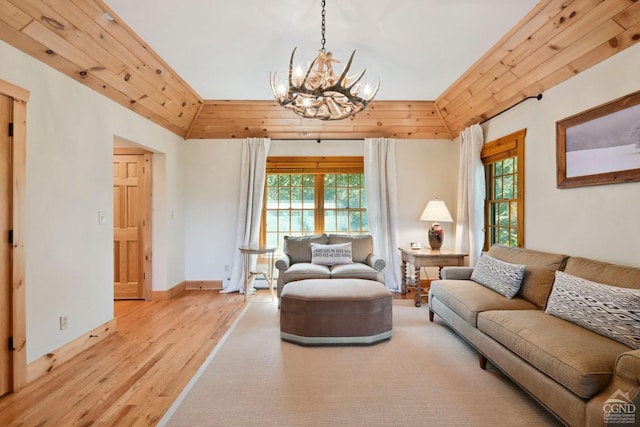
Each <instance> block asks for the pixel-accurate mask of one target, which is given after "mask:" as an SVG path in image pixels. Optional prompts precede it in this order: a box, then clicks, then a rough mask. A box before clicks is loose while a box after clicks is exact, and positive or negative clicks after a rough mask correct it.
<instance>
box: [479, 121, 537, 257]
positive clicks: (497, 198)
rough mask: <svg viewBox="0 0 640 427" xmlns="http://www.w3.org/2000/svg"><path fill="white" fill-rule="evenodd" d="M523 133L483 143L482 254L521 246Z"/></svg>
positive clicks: (522, 237) (522, 236)
mask: <svg viewBox="0 0 640 427" xmlns="http://www.w3.org/2000/svg"><path fill="white" fill-rule="evenodd" d="M525 134H526V130H521V131H519V132H516V133H513V134H511V135H507V136H505V137H503V138H500V139H498V140H495V141H491V142H488V143H486V144H485V145H484V146H483V148H482V154H481V157H482V162H483V164H484V167H485V179H486V199H485V250H488V249H489V247H491V245H493V244H502V245H507V246H520V247H522V246H524V137H525Z"/></svg>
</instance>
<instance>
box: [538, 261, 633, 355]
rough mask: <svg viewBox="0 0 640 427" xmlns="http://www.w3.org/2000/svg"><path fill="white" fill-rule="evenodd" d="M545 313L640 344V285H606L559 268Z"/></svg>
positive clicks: (628, 342) (630, 345)
mask: <svg viewBox="0 0 640 427" xmlns="http://www.w3.org/2000/svg"><path fill="white" fill-rule="evenodd" d="M546 313H547V314H551V315H554V316H556V317H559V318H561V319H564V320H568V321H569V322H572V323H575V324H576V325H579V326H582V327H584V328H587V329H590V330H592V331H594V332H596V333H598V334H600V335H604V336H605V337H609V338H611V339H614V340H616V341H618V342H621V343H622V344H626V345H628V346H629V347H632V348H635V349H638V348H640V289H629V288H620V287H617V286H609V285H603V284H601V283H597V282H592V281H590V280H587V279H582V278H580V277H576V276H572V275H571V274H567V273H563V272H562V271H557V272H556V281H555V282H554V284H553V290H552V291H551V296H550V297H549V302H548V303H547V309H546Z"/></svg>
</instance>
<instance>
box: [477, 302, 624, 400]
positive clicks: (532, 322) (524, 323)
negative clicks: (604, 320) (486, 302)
mask: <svg viewBox="0 0 640 427" xmlns="http://www.w3.org/2000/svg"><path fill="white" fill-rule="evenodd" d="M478 329H479V330H480V331H482V332H484V333H485V334H487V335H489V336H490V337H491V338H493V339H495V340H496V341H498V342H499V343H501V344H502V345H504V346H505V347H507V348H508V349H509V350H511V351H513V352H514V353H515V354H517V355H518V356H520V357H521V358H523V359H525V360H526V361H527V362H529V363H530V364H531V365H533V366H535V367H536V368H537V369H539V370H540V371H542V372H544V373H545V374H547V375H548V376H550V377H551V378H553V379H554V380H556V381H558V382H559V383H560V384H562V385H564V386H565V387H567V388H568V389H569V390H571V391H572V392H574V393H575V394H577V395H578V396H580V397H583V398H585V399H588V398H590V397H592V396H593V395H595V394H596V393H597V392H598V391H599V390H602V389H603V388H604V387H605V386H606V385H607V384H608V383H609V381H610V379H611V376H612V375H613V372H614V368H615V362H616V358H617V357H618V355H620V354H621V353H624V352H626V351H629V350H630V349H629V347H627V346H625V345H624V344H620V343H618V342H616V341H614V340H611V339H609V338H606V337H603V336H602V335H599V334H596V333H595V332H592V331H590V330H588V329H585V328H582V327H580V326H578V325H574V324H573V323H571V322H567V321H565V320H562V319H559V318H557V317H555V316H551V315H548V314H546V313H545V312H543V311H541V310H517V311H510V310H500V311H486V312H483V313H480V314H479V315H478Z"/></svg>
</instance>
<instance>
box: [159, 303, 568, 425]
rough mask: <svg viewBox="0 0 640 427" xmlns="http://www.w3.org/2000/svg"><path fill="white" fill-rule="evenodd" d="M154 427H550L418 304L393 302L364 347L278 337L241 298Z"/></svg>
mask: <svg viewBox="0 0 640 427" xmlns="http://www.w3.org/2000/svg"><path fill="white" fill-rule="evenodd" d="M159 425H161V426H165V425H166V426H189V427H194V426H341V427H343V426H344V427H348V426H354V427H355V426H358V427H359V426H367V427H374V426H385V427H387V426H402V427H407V426H463V425H464V426H492V427H493V426H497V425H501V426H548V425H558V423H557V421H556V420H555V419H554V418H553V417H552V416H551V415H549V414H548V413H547V412H546V411H545V410H544V409H543V408H542V407H540V406H539V405H538V404H537V403H536V402H535V401H534V400H533V399H532V398H530V397H529V396H528V395H526V394H525V393H524V392H523V391H521V390H520V389H519V388H518V387H517V386H515V385H514V384H513V383H512V382H511V381H510V380H508V379H507V378H506V377H505V376H504V375H502V374H501V373H500V372H499V371H497V370H496V369H495V368H494V367H491V366H490V367H488V369H487V370H486V371H483V370H481V369H480V367H479V366H478V355H477V353H476V352H475V350H473V349H472V348H471V347H470V346H469V345H467V344H466V343H465V342H464V341H463V340H462V339H460V338H459V337H458V336H457V335H456V334H455V333H453V332H452V330H451V329H449V328H448V327H447V326H445V325H444V324H443V323H441V322H439V321H438V320H437V317H436V321H435V322H433V323H430V322H429V321H428V319H427V309H426V307H424V306H423V307H420V308H416V307H415V306H414V305H413V301H409V300H394V306H393V337H392V338H391V340H389V341H385V342H382V343H379V344H376V345H372V346H364V347H355V346H343V347H302V346H299V345H296V344H291V343H287V342H283V341H281V340H280V329H279V312H278V309H277V307H276V305H275V304H271V303H268V302H251V303H249V305H248V306H247V308H246V309H245V310H244V312H243V313H242V314H241V316H240V318H239V319H238V320H237V321H236V323H235V324H234V325H233V327H232V328H231V329H230V331H229V332H228V333H227V335H226V336H225V337H224V338H223V340H222V341H221V342H220V344H219V345H218V347H216V349H215V350H214V351H213V352H212V354H211V355H210V356H209V358H208V359H207V361H206V362H205V363H204V364H203V367H202V368H201V369H200V371H199V372H198V373H197V374H196V376H195V377H194V379H193V380H192V381H191V383H190V384H189V385H188V386H187V388H186V389H185V390H184V391H183V393H182V394H181V395H180V397H178V399H177V400H176V402H175V403H174V405H173V406H172V407H171V408H170V409H169V411H168V412H167V414H166V415H165V417H164V418H163V419H162V420H161V421H160V424H159Z"/></svg>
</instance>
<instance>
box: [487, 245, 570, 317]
mask: <svg viewBox="0 0 640 427" xmlns="http://www.w3.org/2000/svg"><path fill="white" fill-rule="evenodd" d="M488 254H489V255H491V256H492V257H494V258H497V259H499V260H501V261H506V262H510V263H512V264H524V265H525V268H524V276H523V277H522V284H521V285H520V290H519V291H518V296H519V297H521V298H524V299H526V300H527V301H530V302H531V303H533V304H535V305H536V306H538V308H542V309H544V308H545V306H546V304H547V299H548V298H549V294H550V293H551V287H552V285H553V280H554V274H555V272H556V270H560V269H562V267H563V266H564V264H565V262H566V260H567V258H568V257H567V256H566V255H559V254H552V253H547V252H539V251H534V250H531V249H524V248H516V247H511V246H503V245H493V246H491V248H490V249H489V252H488Z"/></svg>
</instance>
